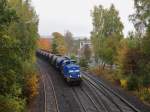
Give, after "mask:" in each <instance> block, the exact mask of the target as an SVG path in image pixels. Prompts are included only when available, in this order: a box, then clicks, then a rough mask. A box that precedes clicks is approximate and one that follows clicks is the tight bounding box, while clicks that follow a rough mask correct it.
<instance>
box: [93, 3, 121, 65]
mask: <svg viewBox="0 0 150 112" xmlns="http://www.w3.org/2000/svg"><path fill="white" fill-rule="evenodd" d="M92 17H93V31H92V32H91V40H92V43H93V49H94V53H95V57H96V59H98V61H97V62H102V63H104V66H105V63H108V64H111V65H112V64H113V63H114V58H115V56H116V47H117V45H118V43H119V41H120V40H121V38H122V37H123V33H122V30H123V24H122V22H121V21H120V17H119V13H118V11H117V10H116V9H115V7H114V5H112V6H111V7H110V8H109V9H104V8H103V6H101V5H100V6H99V7H97V6H96V7H95V8H94V11H93V12H92Z"/></svg>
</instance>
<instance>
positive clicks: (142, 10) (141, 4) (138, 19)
mask: <svg viewBox="0 0 150 112" xmlns="http://www.w3.org/2000/svg"><path fill="white" fill-rule="evenodd" d="M134 6H135V10H136V11H135V14H133V15H130V20H132V22H133V24H134V26H135V28H136V30H137V32H140V33H141V34H142V33H144V32H145V30H147V28H148V27H150V8H149V7H150V1H149V0H134Z"/></svg>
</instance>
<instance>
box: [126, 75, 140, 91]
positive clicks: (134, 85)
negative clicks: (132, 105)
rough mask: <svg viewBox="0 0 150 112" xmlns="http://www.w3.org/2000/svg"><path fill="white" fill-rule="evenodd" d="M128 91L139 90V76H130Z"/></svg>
mask: <svg viewBox="0 0 150 112" xmlns="http://www.w3.org/2000/svg"><path fill="white" fill-rule="evenodd" d="M127 87H128V90H136V89H138V88H139V80H138V78H137V76H134V75H130V76H129V78H128V84H127Z"/></svg>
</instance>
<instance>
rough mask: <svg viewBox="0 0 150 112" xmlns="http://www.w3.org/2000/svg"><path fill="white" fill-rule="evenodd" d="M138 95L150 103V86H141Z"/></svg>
mask: <svg viewBox="0 0 150 112" xmlns="http://www.w3.org/2000/svg"><path fill="white" fill-rule="evenodd" d="M138 95H139V97H140V99H141V100H142V101H146V102H148V103H150V88H141V89H140V90H139V93H138Z"/></svg>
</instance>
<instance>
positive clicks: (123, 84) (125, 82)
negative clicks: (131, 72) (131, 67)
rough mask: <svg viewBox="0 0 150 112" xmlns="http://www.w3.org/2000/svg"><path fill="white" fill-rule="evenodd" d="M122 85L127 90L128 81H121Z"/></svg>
mask: <svg viewBox="0 0 150 112" xmlns="http://www.w3.org/2000/svg"><path fill="white" fill-rule="evenodd" d="M120 84H121V87H122V88H127V84H128V81H127V80H125V79H121V80H120Z"/></svg>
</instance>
